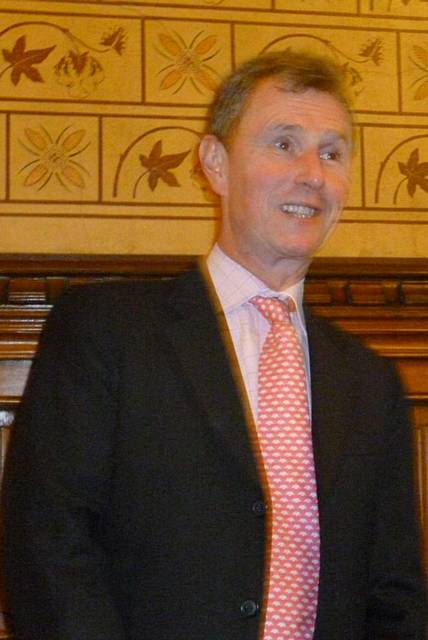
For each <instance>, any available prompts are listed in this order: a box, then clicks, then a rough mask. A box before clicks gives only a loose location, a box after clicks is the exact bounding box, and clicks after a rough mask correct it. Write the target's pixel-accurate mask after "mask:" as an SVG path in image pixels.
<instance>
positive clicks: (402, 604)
mask: <svg viewBox="0 0 428 640" xmlns="http://www.w3.org/2000/svg"><path fill="white" fill-rule="evenodd" d="M393 374H394V375H393V379H392V385H391V388H390V390H391V394H390V400H391V402H390V403H389V406H387V407H385V425H387V427H386V429H385V434H386V437H385V439H384V442H383V445H384V446H383V459H382V460H381V463H380V468H379V474H378V487H377V503H376V518H375V527H374V531H375V534H374V538H373V546H372V555H371V562H370V568H371V572H370V607H369V611H368V614H369V618H368V620H369V633H368V640H426V622H427V609H426V589H425V577H424V575H423V570H422V567H421V555H422V554H421V542H420V531H419V527H418V522H417V517H416V511H417V510H416V504H415V503H416V499H415V478H414V473H413V464H412V458H413V457H414V455H413V446H412V437H411V433H412V429H411V427H410V421H409V416H408V410H407V402H406V400H405V398H404V393H403V391H402V389H401V384H400V382H399V380H398V377H397V376H396V375H395V372H393Z"/></svg>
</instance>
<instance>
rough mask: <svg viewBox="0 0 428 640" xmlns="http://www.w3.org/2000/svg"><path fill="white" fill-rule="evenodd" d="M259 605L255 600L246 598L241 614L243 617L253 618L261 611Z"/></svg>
mask: <svg viewBox="0 0 428 640" xmlns="http://www.w3.org/2000/svg"><path fill="white" fill-rule="evenodd" d="M259 608H260V607H259V605H258V604H257V602H254V600H245V601H244V602H243V603H242V604H241V616H242V617H243V618H252V617H254V616H256V615H257V614H258V612H259Z"/></svg>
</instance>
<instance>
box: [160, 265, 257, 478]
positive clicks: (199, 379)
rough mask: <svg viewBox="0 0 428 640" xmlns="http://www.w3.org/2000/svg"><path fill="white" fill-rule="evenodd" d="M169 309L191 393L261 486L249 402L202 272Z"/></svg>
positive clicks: (180, 289)
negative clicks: (246, 400)
mask: <svg viewBox="0 0 428 640" xmlns="http://www.w3.org/2000/svg"><path fill="white" fill-rule="evenodd" d="M166 304H167V305H168V306H169V309H170V311H171V310H172V311H173V313H172V314H171V313H170V317H171V321H170V322H168V326H167V332H168V335H169V339H170V341H171V343H172V345H173V348H175V350H176V353H177V355H178V357H179V358H180V361H181V365H182V367H183V372H184V375H185V376H186V377H187V380H188V384H189V387H191V388H192V389H193V391H194V393H195V395H196V397H197V399H198V401H199V402H200V404H201V406H202V407H203V408H204V409H205V411H206V415H207V419H208V422H209V423H210V424H211V426H212V428H213V429H214V431H215V433H216V434H217V436H218V437H219V438H220V440H221V443H222V446H223V447H226V449H227V451H229V452H230V453H231V454H232V456H233V457H234V458H235V461H236V463H237V464H238V465H240V466H241V467H242V469H243V470H244V471H245V472H246V473H247V474H248V475H249V476H250V477H251V478H252V479H253V480H254V481H255V482H257V483H258V482H259V480H258V473H257V468H256V464H255V461H254V455H253V451H252V448H251V444H250V438H249V430H248V426H247V418H248V415H247V414H246V410H245V402H244V403H243V402H242V401H241V399H240V373H239V372H238V370H237V369H236V367H234V355H233V354H232V353H231V352H230V349H229V351H228V347H227V346H226V345H227V344H228V341H229V337H228V332H227V328H226V325H225V319H224V316H223V314H222V312H221V310H220V307H219V306H218V305H217V303H216V299H215V294H213V292H211V291H210V290H209V285H208V284H207V281H206V279H205V278H204V276H203V275H202V273H201V271H199V270H195V271H192V272H190V273H189V274H186V275H185V276H184V277H182V278H179V279H177V280H176V281H175V282H174V286H173V291H172V294H171V295H170V297H169V299H168V300H167V301H166ZM231 362H232V366H231Z"/></svg>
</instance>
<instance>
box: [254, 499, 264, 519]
mask: <svg viewBox="0 0 428 640" xmlns="http://www.w3.org/2000/svg"><path fill="white" fill-rule="evenodd" d="M266 510H267V508H266V505H265V503H264V502H263V500H256V501H255V502H253V504H252V505H251V511H252V512H253V513H254V515H255V516H264V515H265V513H266Z"/></svg>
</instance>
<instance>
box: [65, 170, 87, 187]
mask: <svg viewBox="0 0 428 640" xmlns="http://www.w3.org/2000/svg"><path fill="white" fill-rule="evenodd" d="M62 175H63V176H64V177H65V178H67V180H68V181H69V182H71V184H74V186H75V187H80V188H81V189H83V188H84V187H85V186H86V185H85V181H84V180H83V177H82V176H81V174H80V173H79V172H78V171H77V169H76V168H75V167H73V166H72V165H70V164H68V165H67V166H66V167H64V169H63V171H62Z"/></svg>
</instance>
